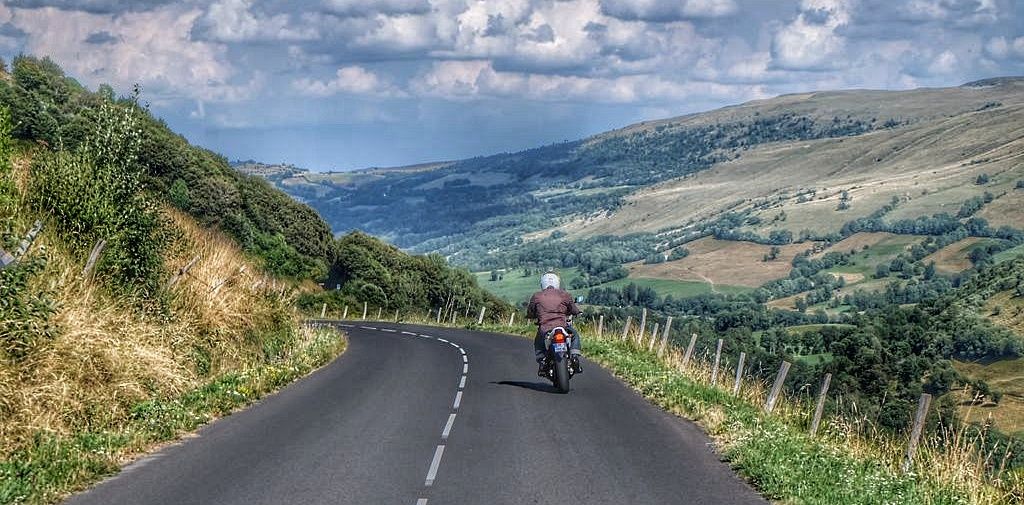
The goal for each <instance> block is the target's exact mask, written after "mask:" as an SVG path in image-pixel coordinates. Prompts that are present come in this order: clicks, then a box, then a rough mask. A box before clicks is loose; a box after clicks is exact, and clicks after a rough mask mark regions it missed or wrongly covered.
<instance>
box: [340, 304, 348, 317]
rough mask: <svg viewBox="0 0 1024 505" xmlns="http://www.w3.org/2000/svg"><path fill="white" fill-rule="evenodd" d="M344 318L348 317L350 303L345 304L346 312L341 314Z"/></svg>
mask: <svg viewBox="0 0 1024 505" xmlns="http://www.w3.org/2000/svg"><path fill="white" fill-rule="evenodd" d="M341 318H342V319H348V305H346V306H345V313H344V314H342V315H341Z"/></svg>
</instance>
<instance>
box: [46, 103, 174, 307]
mask: <svg viewBox="0 0 1024 505" xmlns="http://www.w3.org/2000/svg"><path fill="white" fill-rule="evenodd" d="M96 123H97V128H96V130H95V131H94V132H93V133H92V134H91V135H90V136H89V137H88V138H86V140H85V141H84V142H83V143H82V144H81V145H80V146H79V147H78V148H76V149H75V150H74V151H58V152H54V153H43V154H41V155H40V156H39V157H38V158H37V159H36V160H35V162H34V163H33V165H32V178H31V182H30V184H31V185H30V188H29V201H30V202H31V204H32V206H33V207H34V208H35V209H37V210H40V211H44V212H47V213H49V214H50V215H51V216H52V217H53V219H52V220H51V221H52V224H53V226H54V227H55V229H56V230H57V232H58V233H59V234H60V236H61V238H62V239H64V240H65V241H67V243H68V244H69V245H70V246H71V248H72V250H73V251H75V252H76V253H78V254H80V255H82V254H84V252H85V251H88V250H89V249H90V248H91V247H92V245H93V244H94V243H95V242H96V241H97V240H100V239H103V240H106V241H107V246H106V249H105V250H104V253H103V258H102V260H101V261H100V263H99V265H98V267H97V272H98V273H99V274H100V275H102V276H104V277H107V278H109V279H110V280H111V281H112V284H113V286H114V287H115V288H117V289H118V290H119V291H120V292H122V293H124V294H131V295H135V296H141V297H144V298H145V297H151V296H153V295H155V294H156V292H157V291H158V290H159V283H160V278H161V274H162V272H163V260H162V256H161V252H162V251H163V248H164V245H165V244H166V243H167V239H168V237H167V236H166V235H165V233H167V232H166V231H165V227H163V226H162V218H161V217H160V214H159V211H158V209H157V206H156V204H155V202H154V201H153V200H152V199H151V198H150V197H149V196H148V195H147V194H146V193H145V191H143V185H142V180H141V173H140V170H138V167H137V166H136V158H137V154H138V148H139V131H138V129H137V127H136V119H135V111H134V110H133V109H130V108H129V109H124V108H116V107H114V106H113V105H110V104H106V105H104V106H103V107H101V108H100V110H99V114H98V117H97V119H96Z"/></svg>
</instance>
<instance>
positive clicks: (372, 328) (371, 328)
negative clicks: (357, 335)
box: [360, 326, 377, 330]
mask: <svg viewBox="0 0 1024 505" xmlns="http://www.w3.org/2000/svg"><path fill="white" fill-rule="evenodd" d="M360 328H362V329H364V330H376V329H377V328H374V327H373V326H360Z"/></svg>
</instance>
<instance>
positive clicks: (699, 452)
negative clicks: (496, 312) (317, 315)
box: [66, 322, 767, 505]
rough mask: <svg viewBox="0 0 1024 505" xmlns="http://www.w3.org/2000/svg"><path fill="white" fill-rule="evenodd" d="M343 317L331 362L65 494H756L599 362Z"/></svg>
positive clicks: (501, 497) (195, 498)
mask: <svg viewBox="0 0 1024 505" xmlns="http://www.w3.org/2000/svg"><path fill="white" fill-rule="evenodd" d="M343 325H344V326H345V327H344V328H343V329H344V330H345V331H346V333H347V334H348V336H349V346H348V350H347V351H346V352H345V354H344V355H343V356H342V357H341V358H339V359H338V360H336V361H335V362H333V363H331V364H330V365H328V366H326V367H324V368H323V369H321V370H319V371H317V372H315V373H314V374H312V375H311V376H309V377H307V378H305V379H303V380H301V381H298V382H296V383H295V384H292V385H290V386H288V387H287V388H285V389H284V390H282V391H281V392H280V393H278V394H276V395H273V396H270V397H268V398H266V399H264V400H263V401H261V402H260V403H258V404H256V405H254V406H253V407H251V408H249V409H247V410H245V411H244V412H240V413H237V414H234V415H232V416H229V417H227V418H224V419H221V420H219V421H217V422H215V423H212V424H210V425H208V426H206V427H204V428H202V429H201V430H199V432H198V433H197V435H196V436H194V437H190V438H188V439H186V440H185V441H184V442H182V443H179V444H175V445H173V446H170V447H168V448H165V449H163V450H161V451H159V452H157V453H155V454H153V455H151V456H148V457H146V458H143V459H141V460H139V461H138V462H136V463H133V464H131V465H129V466H128V467H126V468H125V469H124V470H123V471H122V472H121V473H120V474H119V475H118V476H116V477H113V478H111V479H108V480H107V481H105V482H103V483H101V484H99V485H98V486H96V487H95V488H93V489H91V490H89V491H87V492H84V493H81V494H78V495H76V496H73V497H71V498H70V499H69V500H68V501H67V502H66V503H68V504H74V505H89V504H103V505H117V504H132V505H146V504H171V503H173V504H177V505H189V504H196V505H199V504H204V505H205V504H219V505H236V504H237V505H243V504H245V505H259V504H378V503H379V504H406V505H427V504H429V505H441V504H456V505H460V504H461V505H479V504H523V503H536V504H562V503H566V502H568V503H577V502H579V503H587V504H616V505H619V504H624V503H636V504H659V503H686V504H754V503H757V504H764V503H767V502H766V501H765V500H764V499H763V498H761V497H760V496H758V495H757V494H756V493H755V492H754V491H753V490H752V489H751V488H750V487H749V486H748V485H746V484H745V483H744V482H743V481H741V480H740V479H739V478H738V477H736V475H735V474H734V473H733V472H732V470H730V468H729V467H728V466H727V465H726V464H724V463H722V462H721V461H720V460H719V458H718V457H717V455H716V454H715V453H714V452H713V450H712V449H711V446H710V440H709V439H708V438H707V436H706V435H704V433H703V432H701V431H700V429H699V428H697V427H696V426H694V425H693V424H691V423H689V422H686V421H684V420H681V419H679V418H677V417H675V416H672V415H670V414H667V413H665V412H663V411H661V410H660V409H658V408H656V407H654V406H652V405H651V404H649V403H648V402H647V401H646V400H644V399H643V398H642V397H640V396H639V395H637V394H636V393H635V392H634V391H632V390H630V389H629V388H627V387H626V386H624V385H623V384H622V383H621V382H620V381H618V380H617V379H615V378H614V377H612V376H611V375H609V374H608V373H607V372H605V371H604V370H602V369H600V368H598V367H597V366H594V365H591V364H587V363H585V365H589V366H587V368H586V370H585V373H584V374H583V375H580V376H577V377H576V378H574V379H573V382H572V386H573V391H572V392H571V393H570V394H568V395H560V394H555V393H554V392H553V390H552V388H551V387H550V385H549V384H548V383H546V382H543V381H541V380H540V379H539V378H538V377H537V376H536V365H535V364H534V363H533V360H532V354H533V350H532V344H531V343H530V342H529V341H528V340H525V339H522V338H518V337H512V336H508V335H497V334H490V333H481V332H472V331H467V330H457V329H444V328H432V327H424V326H408V325H396V324H388V323H368V322H346V323H343ZM585 352H586V341H585V340H584V353H585Z"/></svg>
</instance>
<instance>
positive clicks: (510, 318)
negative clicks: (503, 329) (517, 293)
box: [508, 311, 516, 328]
mask: <svg viewBox="0 0 1024 505" xmlns="http://www.w3.org/2000/svg"><path fill="white" fill-rule="evenodd" d="M515 320H516V313H515V311H512V313H511V314H509V315H508V326H509V327H510V328H511V327H512V323H514V322H515Z"/></svg>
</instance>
